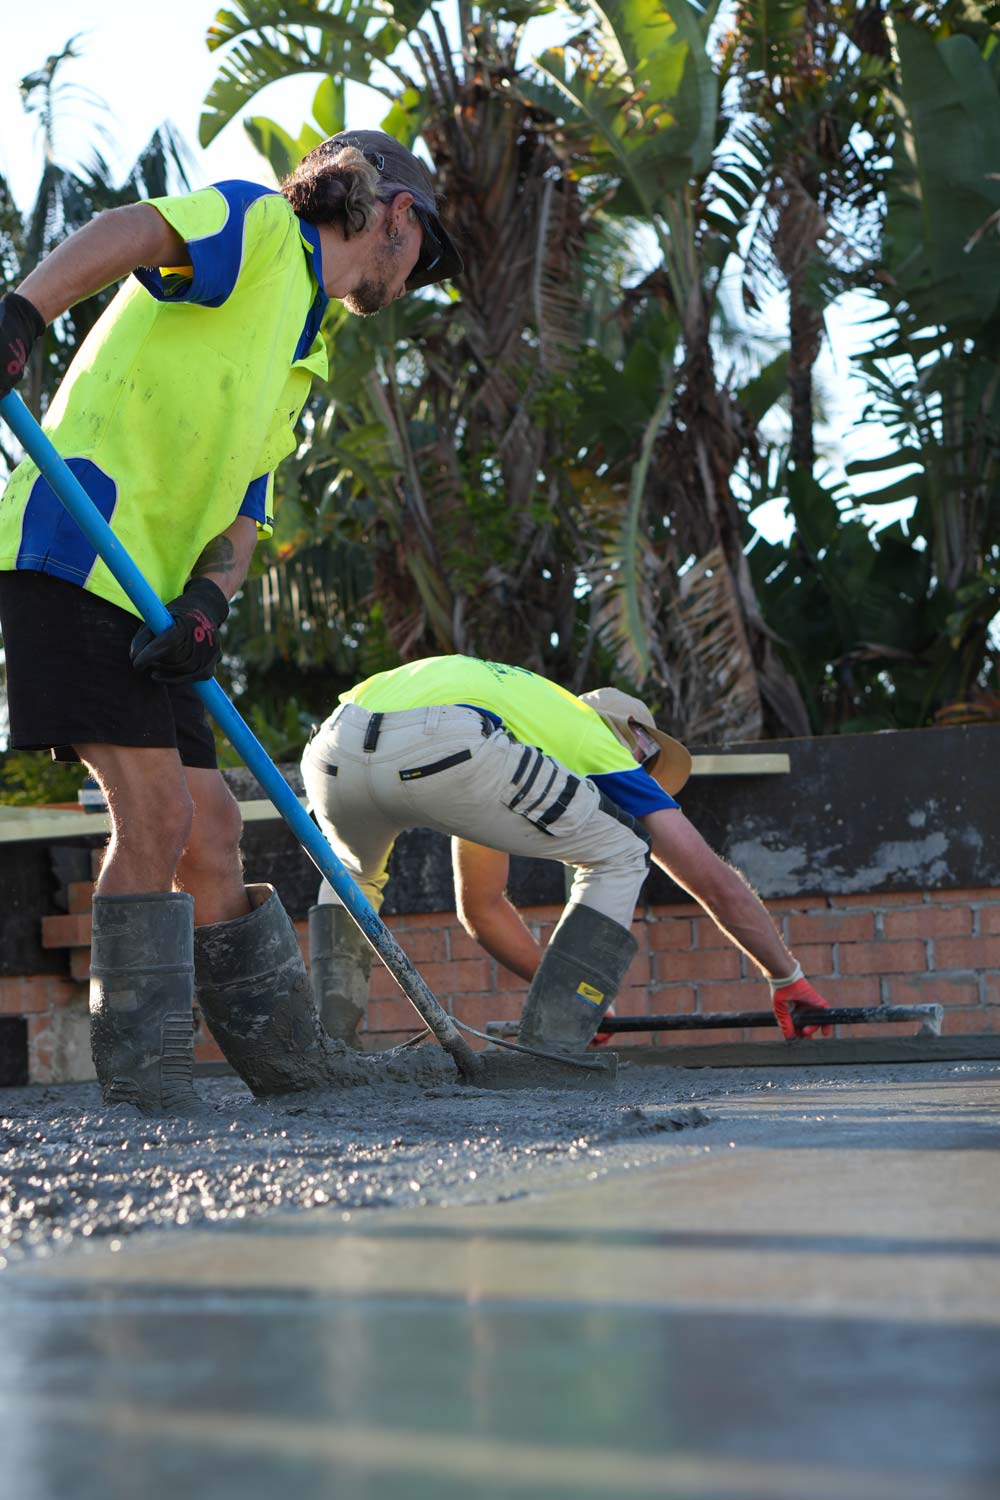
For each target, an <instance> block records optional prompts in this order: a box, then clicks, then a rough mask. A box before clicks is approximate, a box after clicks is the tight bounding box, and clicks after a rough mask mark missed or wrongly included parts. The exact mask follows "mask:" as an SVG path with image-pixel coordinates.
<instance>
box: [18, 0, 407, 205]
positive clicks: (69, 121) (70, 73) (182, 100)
mask: <svg viewBox="0 0 1000 1500" xmlns="http://www.w3.org/2000/svg"><path fill="white" fill-rule="evenodd" d="M218 8H219V6H218V0H171V4H170V5H169V7H167V8H166V9H165V10H162V11H161V10H159V9H158V8H154V7H149V8H148V9H147V7H145V6H140V5H137V4H136V3H135V0H130V3H124V0H89V3H87V4H84V5H80V4H79V3H71V0H40V3H35V4H34V5H27V6H24V7H23V8H21V9H20V12H19V15H18V19H17V24H16V26H12V27H10V28H9V30H8V32H7V34H6V35H5V37H4V46H3V48H2V49H0V171H2V172H3V173H4V175H5V176H6V177H7V178H8V181H9V182H10V184H11V187H12V189H13V192H14V195H15V197H16V198H17V199H18V201H19V203H20V204H21V206H22V207H26V206H27V205H28V203H29V202H30V199H31V194H32V189H33V186H34V184H35V182H36V181H37V177H38V172H39V166H40V146H39V142H38V123H37V120H36V119H34V118H32V117H29V116H26V115H25V113H24V111H23V109H22V106H21V98H20V94H19V91H18V85H19V82H20V80H21V78H22V77H23V76H24V74H26V73H29V72H32V71H34V70H35V69H37V68H39V67H41V66H42V65H43V64H44V62H45V60H46V58H47V57H48V56H49V55H50V54H51V53H55V52H59V51H61V50H62V48H63V46H64V45H65V43H66V42H67V41H68V40H69V38H70V37H72V36H74V35H76V34H78V33H82V35H81V36H80V41H79V43H78V48H77V50H78V51H79V52H80V53H81V54H82V55H81V57H80V59H79V61H75V62H71V63H67V64H65V65H64V71H63V74H62V76H63V77H65V78H66V79H67V80H72V82H73V84H74V85H76V86H78V87H80V88H83V89H89V90H90V91H92V92H93V93H94V94H96V95H97V96H98V97H99V98H100V99H102V100H104V101H105V102H106V104H107V106H108V110H107V112H105V111H99V110H97V109H95V108H93V107H89V106H88V105H87V103H86V102H85V101H84V100H82V99H80V98H77V99H76V100H75V101H73V102H72V104H70V103H68V104H67V111H66V123H65V125H64V127H63V129H62V131H61V132H60V135H59V137H58V139H57V145H58V148H59V154H60V156H61V158H62V159H63V160H65V161H67V162H75V161H78V160H85V159H86V157H87V155H88V148H90V147H92V146H93V145H94V144H95V136H94V132H93V128H92V127H93V126H95V125H98V124H100V123H104V124H105V125H107V126H109V127H110V129H111V130H112V131H113V133H114V137H115V140H114V144H113V146H112V148H111V152H110V155H111V160H112V162H113V164H115V165H117V166H119V167H121V168H127V167H128V166H129V165H130V164H131V162H132V161H134V159H135V157H136V156H137V154H138V153H139V151H140V150H141V149H142V147H143V146H144V145H145V143H146V141H147V140H148V139H149V137H150V136H151V135H152V133H153V131H154V130H155V129H156V127H157V126H158V125H159V124H161V123H162V122H163V121H164V120H165V119H169V120H171V121H172V122H173V124H174V125H175V126H176V127H177V128H178V130H179V131H180V133H181V134H182V135H183V136H184V138H185V140H186V141H187V143H188V145H189V146H191V147H192V148H193V149H194V150H195V154H196V156H197V159H198V179H199V183H200V182H214V181H219V180H221V179H222V178H225V177H251V178H259V177H260V176H261V172H262V169H263V163H262V160H261V158H260V157H259V156H258V154H257V153H256V151H255V150H254V149H253V147H252V146H251V145H250V142H249V141H248V140H247V137H246V135H245V132H244V130H243V128H242V125H241V124H240V123H239V121H233V123H232V124H230V125H228V126H227V127H226V129H225V130H223V131H222V133H221V135H220V136H219V137H218V138H217V139H216V141H215V142H213V144H212V145H211V147H209V149H208V150H207V151H201V150H200V149H199V148H197V140H198V119H199V116H200V114H201V102H202V100H203V98H204V96H205V94H206V92H207V91H208V88H209V85H210V84H211V82H212V80H213V78H214V77H215V75H216V73H217V71H218V68H219V55H218V54H213V53H210V52H209V50H208V48H207V46H206V45H205V34H206V32H207V30H208V27H209V23H210V22H211V21H212V19H213V17H214V15H215V13H216V11H217V9H218ZM143 13H145V14H146V15H147V17H148V31H147V30H146V27H145V25H144V23H143V22H142V20H137V16H141V15H142V14H143ZM144 32H145V35H144V34H143V33H144ZM317 82H318V79H309V78H295V79H286V80H282V81H281V82H279V83H276V84H272V85H271V87H270V88H268V89H267V90H265V91H264V92H263V93H261V94H260V95H259V96H258V97H257V99H256V100H255V101H254V103H253V105H252V107H251V109H250V110H248V113H249V114H265V115H270V116H272V117H273V118H276V119H280V120H281V123H282V124H284V125H285V126H286V127H291V128H293V129H294V132H295V134H298V127H299V125H301V123H302V122H303V120H305V119H307V118H308V117H309V116H310V113H311V111H310V104H311V102H312V96H313V94H314V93H315V90H316V84H317ZM356 95H357V97H356V98H355V99H353V100H352V104H354V105H355V106H356V109H357V112H358V113H359V114H362V115H365V116H367V118H364V119H362V118H358V119H352V123H353V124H355V125H366V124H377V123H378V118H379V111H378V101H377V99H376V97H375V96H374V95H371V94H370V93H369V91H368V90H360V89H359V90H357V91H356ZM364 95H368V97H367V98H364V97H362V96H364ZM196 185H198V184H196Z"/></svg>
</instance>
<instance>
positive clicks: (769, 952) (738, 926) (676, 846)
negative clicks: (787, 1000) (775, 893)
mask: <svg viewBox="0 0 1000 1500" xmlns="http://www.w3.org/2000/svg"><path fill="white" fill-rule="evenodd" d="M642 822H643V823H644V824H645V825H646V828H647V830H648V832H649V834H650V837H651V838H652V841H653V849H652V854H653V859H654V860H655V862H656V863H657V864H658V865H659V866H660V868H661V869H662V870H665V871H666V873H667V874H668V875H669V876H670V877H671V879H673V880H675V881H676V882H677V884H678V885H680V886H682V887H683V889H684V890H686V891H687V892H688V893H689V894H690V895H691V896H693V897H694V899H695V900H696V901H697V902H698V903H699V904H700V905H701V906H702V907H704V909H705V911H706V912H708V914H709V916H710V917H711V918H712V920H713V922H714V923H715V924H716V926H717V927H718V928H719V929H720V931H722V932H724V933H725V935H726V937H728V938H729V939H730V940H731V941H732V942H733V943H735V944H736V946H737V947H738V948H740V949H742V951H743V952H744V953H746V954H747V955H748V957H750V958H752V959H753V961H754V963H755V964H757V966H758V967H759V968H760V969H761V970H762V971H763V972H764V973H765V974H767V975H768V976H770V977H771V978H778V977H784V976H785V975H788V974H790V973H791V972H792V970H793V969H794V967H795V960H794V959H793V958H792V956H791V954H790V953H789V951H788V949H787V948H786V947H785V945H784V943H783V942H782V941H781V938H780V937H779V935H778V931H777V928H776V927H775V925H774V923H773V921H772V920H771V917H770V916H769V915H768V912H767V908H766V907H765V906H764V904H763V902H762V901H761V900H760V898H759V897H758V896H757V895H756V894H755V893H754V892H753V891H752V890H751V889H750V887H749V885H747V883H746V881H745V880H744V879H743V877H742V875H740V874H739V872H738V871H737V870H734V869H733V867H732V866H731V865H728V864H726V862H725V860H723V859H720V858H719V856H718V855H717V854H716V853H715V851H714V850H712V849H710V848H709V846H708V844H706V843H705V841H704V839H703V838H702V837H701V834H700V833H698V831H697V829H695V828H694V827H693V825H692V824H691V823H689V822H688V821H687V819H686V818H685V817H684V815H683V814H682V813H681V812H679V811H674V812H670V811H666V810H661V811H657V812H655V813H649V814H647V815H646V816H645V817H644V818H643V819H642Z"/></svg>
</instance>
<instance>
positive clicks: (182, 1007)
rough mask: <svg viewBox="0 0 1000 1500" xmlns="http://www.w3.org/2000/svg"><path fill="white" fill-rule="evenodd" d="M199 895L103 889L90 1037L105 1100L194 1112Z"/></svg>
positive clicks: (152, 1110)
mask: <svg viewBox="0 0 1000 1500" xmlns="http://www.w3.org/2000/svg"><path fill="white" fill-rule="evenodd" d="M193 933H194V901H193V899H192V898H191V897H190V896H186V895H181V894H176V893H173V892H164V893H162V894H159V893H153V894H150V895H142V896H95V897H94V918H93V936H92V938H91V955H90V1044H91V1048H92V1051H93V1054H94V1067H95V1068H96V1070H97V1077H98V1081H99V1083H100V1085H101V1093H102V1094H103V1096H104V1102H105V1104H131V1105H134V1106H135V1108H136V1109H138V1110H141V1111H142V1113H143V1114H146V1115H155V1114H170V1115H181V1116H187V1115H192V1114H197V1113H199V1112H200V1110H201V1108H202V1106H201V1104H200V1102H199V1100H198V1096H197V1094H196V1093H195V1091H194V1088H193V1086H192V1083H191V1073H192V1068H193V1066H194V1018H193V1015H192V1010H191V1007H192V1003H193V1000H194V953H193Z"/></svg>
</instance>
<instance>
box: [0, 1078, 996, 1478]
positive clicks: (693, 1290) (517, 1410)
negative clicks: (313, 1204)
mask: <svg viewBox="0 0 1000 1500" xmlns="http://www.w3.org/2000/svg"><path fill="white" fill-rule="evenodd" d="M997 1094H998V1080H997V1077H996V1076H995V1075H994V1076H991V1077H985V1078H984V1077H976V1076H974V1075H973V1074H971V1072H970V1076H969V1077H968V1078H965V1077H963V1075H962V1072H961V1070H956V1074H955V1076H953V1077H951V1078H948V1079H938V1080H929V1081H926V1082H921V1081H920V1076H919V1072H918V1071H916V1070H914V1073H913V1075H912V1078H908V1079H907V1080H905V1081H900V1080H898V1079H897V1080H895V1081H893V1080H882V1081H879V1079H878V1078H877V1075H874V1074H873V1075H872V1077H871V1080H870V1081H869V1082H864V1081H858V1080H854V1081H853V1082H851V1083H850V1084H848V1085H843V1086H838V1087H832V1086H831V1087H827V1088H822V1087H819V1088H807V1089H801V1088H797V1089H780V1088H778V1089H774V1090H769V1091H768V1092H767V1093H764V1094H760V1093H758V1094H755V1095H753V1096H746V1097H736V1098H727V1099H725V1100H723V1101H719V1102H717V1103H716V1104H715V1105H714V1106H713V1110H712V1113H713V1115H714V1117H715V1122H716V1123H715V1124H714V1125H713V1126H712V1127H711V1128H710V1129H706V1130H705V1131H699V1132H698V1133H697V1136H695V1137H693V1138H692V1143H690V1144H687V1145H686V1146H685V1147H684V1148H683V1149H677V1150H674V1151H672V1152H670V1153H667V1152H666V1151H665V1153H664V1157H663V1160H662V1161H660V1162H658V1163H654V1164H643V1165H642V1166H641V1167H640V1168H638V1169H636V1170H629V1171H621V1170H619V1171H616V1172H614V1173H613V1174H611V1175H608V1176H605V1177H598V1174H597V1173H596V1171H594V1170H593V1169H592V1168H589V1167H588V1168H586V1169H585V1168H581V1171H580V1173H579V1176H578V1178H577V1179H576V1180H575V1181H574V1182H573V1183H572V1184H571V1185H569V1186H567V1187H563V1188H559V1189H557V1190H554V1191H547V1192H541V1193H537V1194H533V1195H530V1196H529V1195H524V1196H515V1197H512V1198H511V1199H510V1201H506V1202H493V1203H486V1204H482V1205H474V1204H472V1205H469V1204H467V1205H457V1206H454V1207H423V1208H416V1209H408V1210H403V1209H400V1210H393V1209H377V1210H362V1211H356V1212H353V1213H350V1214H348V1215H345V1214H342V1213H339V1212H335V1211H331V1210H324V1209H321V1210H315V1211H312V1212H308V1213H299V1214H294V1215H293V1214H275V1215H272V1216H270V1217H268V1218H265V1219H263V1220H261V1221H259V1222H257V1223H254V1224H248V1225H245V1226H231V1227H230V1226H226V1227H211V1228H204V1229H199V1230H197V1231H191V1230H179V1231H172V1232H166V1233H162V1232H150V1233H142V1234H139V1235H137V1236H136V1237H135V1238H133V1239H131V1240H127V1241H124V1242H122V1243H121V1248H120V1249H118V1250H117V1251H114V1252H113V1251H112V1250H111V1248H110V1246H108V1245H107V1244H105V1246H103V1247H99V1248H98V1247H95V1248H94V1249H92V1250H90V1251H86V1252H71V1253H67V1254H65V1255H60V1256H55V1257H53V1258H50V1259H47V1260H42V1261H34V1262H32V1261H28V1262H25V1263H23V1264H22V1265H20V1266H19V1267H17V1268H16V1269H14V1270H11V1271H9V1272H8V1273H7V1274H6V1275H5V1276H4V1277H3V1278H0V1318H2V1327H3V1329H4V1338H3V1340H2V1344H0V1443H2V1451H3V1454H4V1472H5V1474H6V1476H7V1483H8V1484H9V1485H10V1488H9V1490H7V1491H2V1493H9V1494H10V1496H11V1497H12V1500H13V1497H15V1496H16V1497H17V1500H98V1497H101V1500H104V1497H111V1500H117V1497H119V1496H121V1497H125V1496H129V1497H133V1496H141V1497H143V1500H167V1497H168V1496H169V1497H174V1496H176V1495H178V1494H180V1493H183V1492H185V1491H186V1492H187V1493H188V1494H191V1495H195V1496H198V1497H199V1500H200V1497H207V1500H230V1497H232V1500H237V1497H239V1500H273V1497H281V1496H284V1495H286V1494H287V1495H288V1496H289V1497H291V1496H293V1495H294V1496H295V1497H297V1500H314V1497H315V1500H319V1497H327V1496H330V1497H338V1500H340V1497H345V1500H354V1497H358V1500H382V1497H387V1496H393V1497H394V1496H401V1497H402V1496H406V1497H408V1500H425V1497H426V1500H431V1497H435V1500H436V1497H441V1500H453V1497H454V1500H458V1497H484V1500H501V1497H507V1496H510V1497H514V1496H519V1497H524V1496H539V1497H564V1496H565V1497H570V1496H581V1497H586V1496H607V1497H611V1500H616V1497H619V1496H620V1497H633V1496H639V1497H649V1500H653V1497H657V1500H663V1497H670V1500H672V1497H677V1500H687V1497H691V1500H849V1497H855V1496H857V1497H858V1500H882V1497H885V1500H925V1497H926V1500H966V1497H968V1500H996V1496H997V1495H998V1494H1000V1156H998V1154H997V1148H998V1146H1000V1111H998V1108H997ZM703 1140H705V1141H707V1142H708V1144H707V1145H704V1144H702V1141H703ZM591 1178H594V1179H596V1180H591ZM113 1243H118V1242H113Z"/></svg>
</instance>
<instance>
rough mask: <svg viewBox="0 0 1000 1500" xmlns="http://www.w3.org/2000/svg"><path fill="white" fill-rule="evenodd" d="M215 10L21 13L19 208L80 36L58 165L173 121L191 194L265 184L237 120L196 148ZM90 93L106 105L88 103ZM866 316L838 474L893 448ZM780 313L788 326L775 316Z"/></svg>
mask: <svg viewBox="0 0 1000 1500" xmlns="http://www.w3.org/2000/svg"><path fill="white" fill-rule="evenodd" d="M218 8H219V4H218V0H171V4H170V6H169V7H168V8H166V9H165V10H159V9H157V8H153V7H148V8H147V7H145V6H139V5H137V4H136V3H135V0H127V3H126V0H87V3H85V4H83V5H81V4H80V3H79V0H76V3H73V0H35V3H34V4H29V5H25V6H23V7H22V8H20V9H19V13H18V17H17V23H16V25H14V26H11V27H9V28H8V30H7V34H6V35H5V37H4V45H3V47H2V48H0V172H2V173H3V174H4V175H5V176H6V177H7V180H8V182H9V183H10V185H11V188H12V191H13V193H14V196H15V198H16V199H17V201H18V203H19V204H20V206H21V207H22V208H27V207H28V206H29V204H30V202H31V198H32V194H33V190H34V186H35V184H36V182H37V180H38V175H39V172H40V169H41V145H40V140H39V129H38V122H37V119H36V118H35V117H32V116H27V115H26V114H25V113H24V110H23V108H22V103H21V97H20V93H19V87H18V86H19V83H20V80H21V78H22V77H23V76H24V75H25V74H26V73H29V72H32V71H34V70H36V69H38V68H40V67H41V66H42V65H43V64H44V62H45V60H46V58H47V57H48V56H49V55H50V54H51V53H54V52H58V51H60V50H61V49H62V48H63V46H64V45H65V43H66V42H67V41H68V40H69V38H70V37H72V36H74V35H77V34H78V33H79V34H80V39H79V42H78V44H77V50H78V51H79V52H80V54H81V56H80V58H79V60H77V61H73V62H71V63H68V64H66V65H65V70H64V72H63V75H62V76H63V77H64V78H65V79H66V80H67V82H71V83H72V84H73V86H74V90H75V94H74V96H73V97H72V98H67V104H66V111H65V118H64V121H63V124H62V127H61V129H60V131H59V133H58V135H57V150H58V154H59V157H60V160H62V161H64V162H66V163H67V164H74V163H77V162H85V161H86V160H87V158H88V156H89V155H90V154H91V152H92V150H93V148H94V146H95V145H99V146H100V148H101V150H102V151H103V153H104V154H105V155H106V156H107V157H108V158H109V160H110V162H111V164H112V166H113V167H114V168H116V169H118V171H119V172H120V173H121V175H124V173H125V171H126V170H127V168H128V167H129V166H130V165H131V163H132V162H133V161H134V160H135V157H136V156H137V155H138V153H139V151H140V150H141V149H142V147H143V146H144V145H145V143H146V141H147V140H148V139H149V137H150V135H151V134H152V132H153V131H154V130H155V129H156V127H157V126H158V125H160V124H161V123H162V122H163V121H164V120H166V119H169V120H170V121H171V122H172V123H173V124H174V126H176V127H177V129H178V130H179V132H180V134H181V135H182V136H183V137H184V139H185V141H186V142H187V144H188V146H189V147H190V148H191V150H192V153H193V155H194V158H195V167H194V170H193V172H192V179H193V183H194V186H196V187H197V186H200V185H201V184H203V183H207V182H214V181H219V180H221V179H223V178H227V177H249V178H251V179H253V180H257V181H266V180H268V176H269V173H268V168H267V166H266V164H265V162H264V161H263V159H262V158H261V157H260V156H259V155H258V154H257V152H256V151H255V150H254V148H253V147H252V146H251V144H250V142H249V140H248V138H247V136H246V133H245V131H244V129H243V126H242V124H241V122H240V120H238V119H237V120H234V121H233V122H232V123H231V124H229V125H227V126H226V128H225V129H224V130H223V131H222V132H221V133H220V135H219V136H218V137H217V138H216V140H215V141H214V142H213V143H212V145H211V146H210V147H209V148H208V149H207V150H205V151H202V150H201V148H200V147H198V145H197V141H198V120H199V116H200V113H201V103H202V100H203V99H204V96H205V94H206V92H207V90H208V88H209V85H210V84H211V82H212V80H213V78H214V77H215V75H216V73H217V71H218V68H219V64H220V54H218V53H216V54H213V53H210V52H209V50H208V48H207V46H206V45H205V35H206V32H207V30H208V26H209V24H210V22H211V21H212V19H213V17H214V15H215V13H216V10H217V9H218ZM137 16H138V17H139V19H137ZM553 24H555V23H546V22H542V23H538V28H536V35H537V46H536V47H535V48H533V50H537V51H541V50H542V49H543V47H544V46H545V45H548V44H550V43H551V41H552V40H553V39H554V37H553V35H552V32H551V29H550V27H551V26H552V25H553ZM318 81H319V80H318V79H317V78H315V77H301V78H290V79H283V80H281V81H279V82H278V83H275V84H272V85H271V86H270V87H269V88H267V89H265V90H263V91H262V92H261V93H260V94H259V95H257V96H256V98H255V99H254V100H253V101H252V103H251V106H250V108H249V109H248V110H247V111H246V113H247V114H250V115H261V114H263V115H268V116H270V117H271V118H273V119H275V120H277V121H278V122H279V124H281V125H283V126H284V127H285V128H286V129H287V130H289V131H291V133H292V134H294V135H297V134H298V132H299V128H300V126H301V125H302V123H303V122H304V121H305V120H307V119H309V118H310V116H311V103H312V98H313V95H314V93H315V90H316V86H317V83H318ZM86 91H89V92H90V94H91V95H94V96H96V97H97V98H98V99H99V100H101V101H103V102H104V104H106V106H107V108H106V109H101V108H98V107H97V106H96V105H95V104H94V103H93V102H88V100H87V98H86ZM384 113H385V105H384V102H383V101H382V99H381V98H380V97H379V96H378V95H377V94H376V93H374V92H373V91H372V90H369V89H363V88H360V87H356V86H354V85H349V87H348V120H349V123H350V124H351V125H353V126H354V127H355V128H363V127H372V126H376V127H377V126H378V124H379V122H380V120H381V119H382V118H383V116H384ZM101 125H103V126H104V127H105V128H106V129H108V130H110V132H111V134H112V141H111V142H110V144H109V143H108V142H107V141H106V140H104V141H102V140H99V139H98V136H97V128H98V127H99V126H101ZM869 315H870V309H869V307H867V306H866V305H865V304H864V303H863V302H861V301H860V299H855V302H854V304H848V305H847V306H845V307H844V308H842V309H838V310H837V311H836V312H835V313H834V315H833V316H832V317H831V318H830V320H829V335H830V339H829V344H828V347H827V348H825V349H824V352H823V355H822V357H821V362H820V366H819V370H818V375H819V378H820V379H821V381H822V383H823V388H824V398H825V403H826V406H827V410H828V421H829V431H830V433H831V434H835V435H836V438H835V450H836V457H837V460H838V462H837V465H836V467H837V468H838V469H839V468H840V467H841V465H842V464H843V463H844V462H846V461H848V460H850V459H851V458H858V457H861V456H863V455H864V454H866V453H877V452H879V451H884V447H885V444H886V438H885V434H884V433H883V432H882V430H881V429H880V428H875V427H865V428H864V430H862V428H861V426H860V424H859V417H860V393H859V390H858V389H857V387H856V386H855V384H854V383H853V382H852V380H851V378H850V374H849V358H850V352H851V350H852V348H856V347H858V346H859V344H860V343H861V341H862V338H863V335H862V333H861V330H860V323H861V321H862V319H863V318H865V317H867V316H869ZM775 317H776V318H780V309H778V308H776V311H775ZM890 477H891V476H890ZM885 478H886V476H882V478H881V479H880V480H879V481H878V482H879V483H882V482H885ZM907 508H908V507H906V506H904V507H903V509H904V511H905V510H906V509H907ZM766 509H768V510H769V511H770V514H769V515H768V516H766V517H763V516H761V517H759V518H758V524H761V525H762V527H763V529H764V530H765V531H766V534H768V535H769V536H774V538H775V539H777V538H778V537H780V536H784V535H786V534H787V532H788V531H789V530H790V523H786V522H784V521H783V520H782V516H781V510H782V505H781V502H774V503H772V505H771V506H770V507H767V508H766ZM886 518H887V517H886V516H884V515H883V516H880V519H886Z"/></svg>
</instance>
